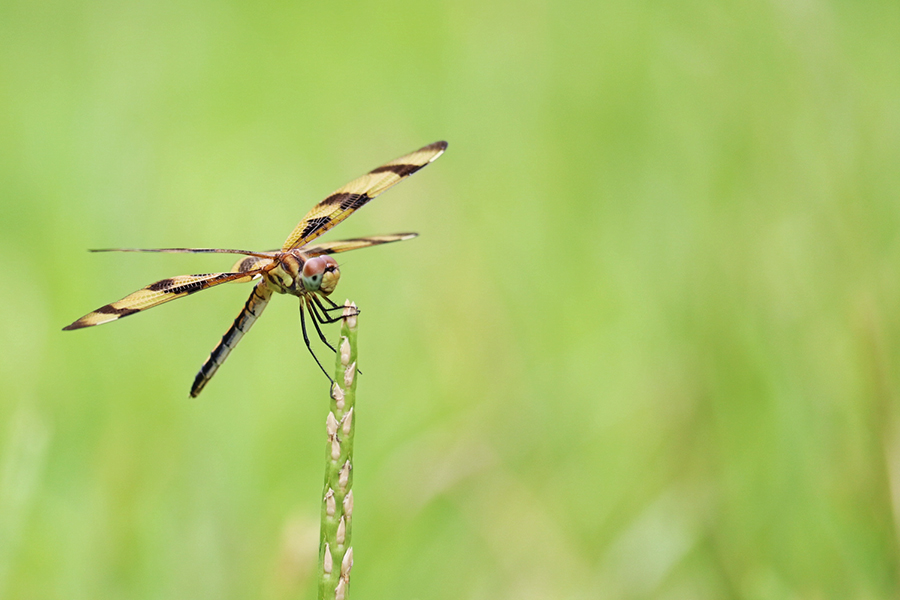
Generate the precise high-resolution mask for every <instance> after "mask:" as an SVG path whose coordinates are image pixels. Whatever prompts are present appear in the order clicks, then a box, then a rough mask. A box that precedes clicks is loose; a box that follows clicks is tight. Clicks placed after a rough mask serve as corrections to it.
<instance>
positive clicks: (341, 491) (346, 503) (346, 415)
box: [319, 300, 357, 600]
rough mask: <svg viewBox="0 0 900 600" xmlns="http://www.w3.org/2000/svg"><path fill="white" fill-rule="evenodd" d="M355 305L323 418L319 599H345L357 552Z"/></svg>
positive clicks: (347, 310) (348, 312)
mask: <svg viewBox="0 0 900 600" xmlns="http://www.w3.org/2000/svg"><path fill="white" fill-rule="evenodd" d="M356 315H357V311H356V305H355V304H353V303H351V302H350V301H349V300H347V301H346V302H345V303H344V315H343V316H344V320H343V321H342V322H341V340H340V343H339V344H338V351H337V357H336V359H335V376H334V380H335V383H334V384H333V385H332V386H331V401H330V403H329V406H330V408H331V410H330V411H329V412H328V418H327V419H326V420H325V431H326V434H327V439H326V443H325V491H324V494H323V497H322V530H321V534H320V537H319V600H332V599H334V600H347V598H348V597H349V593H348V592H349V590H348V586H349V585H350V569H351V568H352V567H353V548H352V547H351V546H350V531H351V528H352V527H351V526H352V523H353V520H352V516H353V490H352V486H353V432H354V430H355V429H356V411H355V410H354V408H353V405H354V401H355V400H356V375H357V370H356V364H357V362H356V329H357V316H356Z"/></svg>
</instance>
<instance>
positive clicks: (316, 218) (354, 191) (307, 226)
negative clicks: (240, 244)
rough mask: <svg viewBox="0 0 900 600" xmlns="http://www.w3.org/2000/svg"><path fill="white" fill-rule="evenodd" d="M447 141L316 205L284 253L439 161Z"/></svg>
mask: <svg viewBox="0 0 900 600" xmlns="http://www.w3.org/2000/svg"><path fill="white" fill-rule="evenodd" d="M446 149H447V142H435V143H433V144H429V145H428V146H425V147H423V148H419V149H418V150H416V151H415V152H411V153H409V154H407V155H405V156H401V157H400V158H398V159H395V160H392V161H391V162H389V163H387V164H385V165H382V166H380V167H378V168H377V169H372V170H371V171H369V172H368V173H366V174H365V175H363V176H362V177H359V178H357V179H354V180H353V181H351V182H350V183H348V184H347V185H345V186H344V187H342V188H340V189H338V190H335V192H334V193H332V194H331V195H330V196H328V197H327V198H325V199H324V200H322V201H321V202H319V203H318V204H316V205H315V206H314V207H313V208H312V210H310V211H309V213H307V215H306V216H305V217H303V220H302V221H300V223H299V224H298V225H297V227H295V228H294V231H292V232H291V235H289V236H288V238H287V240H285V242H284V246H282V250H285V251H287V250H291V249H293V248H300V247H302V246H303V245H305V244H307V243H309V242H310V241H311V240H314V239H316V238H317V237H319V236H320V235H322V234H323V233H325V232H326V231H328V230H329V229H331V228H332V227H334V226H335V225H337V224H338V223H340V222H341V221H343V220H344V219H346V218H347V217H349V216H350V215H351V214H352V213H353V212H354V211H355V210H357V209H359V208H361V207H362V206H365V204H366V203H368V202H369V200H371V199H372V198H374V197H375V196H377V195H378V194H380V193H382V192H384V191H385V190H387V189H388V188H390V187H392V186H394V185H396V184H397V183H399V182H401V181H403V180H404V179H406V178H407V177H409V176H410V175H412V174H413V173H415V172H416V171H418V170H419V169H421V168H422V167H424V166H426V165H427V164H428V163H430V162H432V161H433V160H435V159H436V158H437V157H439V156H440V155H441V154H443V153H444V150H446Z"/></svg>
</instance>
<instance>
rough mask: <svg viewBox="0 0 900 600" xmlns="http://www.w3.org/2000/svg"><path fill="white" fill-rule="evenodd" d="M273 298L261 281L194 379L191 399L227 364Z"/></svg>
mask: <svg viewBox="0 0 900 600" xmlns="http://www.w3.org/2000/svg"><path fill="white" fill-rule="evenodd" d="M271 297H272V290H271V289H270V288H269V286H268V285H267V284H266V282H265V281H260V282H259V283H257V284H256V287H254V288H253V291H252V292H251V293H250V297H249V298H247V302H246V303H245V304H244V308H243V309H241V312H240V314H239V315H238V316H237V318H236V319H235V320H234V323H232V324H231V327H230V328H229V329H228V331H226V332H225V335H224V336H222V339H221V340H220V341H219V343H218V344H216V347H215V348H213V351H212V352H211V353H210V355H209V358H207V359H206V362H204V363H203V366H202V367H200V371H199V372H198V373H197V376H196V377H195V378H194V384H193V385H192V386H191V398H196V397H197V396H198V395H199V394H200V392H201V391H202V390H203V388H204V386H206V384H207V383H208V382H209V380H210V379H212V376H213V375H215V374H216V371H217V370H218V369H219V367H220V366H221V365H222V363H224V362H225V359H226V358H228V355H229V354H230V353H231V351H232V350H233V349H234V347H235V346H237V344H238V342H239V341H241V338H242V337H244V334H245V333H247V332H248V331H250V327H251V326H252V325H253V324H254V323H255V322H256V319H258V318H259V315H261V314H262V311H263V309H264V308H265V307H266V305H267V304H268V303H269V299H270V298H271Z"/></svg>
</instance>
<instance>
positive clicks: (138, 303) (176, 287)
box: [63, 270, 259, 331]
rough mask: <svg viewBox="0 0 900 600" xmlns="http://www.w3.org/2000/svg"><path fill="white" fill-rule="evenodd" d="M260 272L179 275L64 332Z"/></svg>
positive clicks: (81, 320)
mask: <svg viewBox="0 0 900 600" xmlns="http://www.w3.org/2000/svg"><path fill="white" fill-rule="evenodd" d="M258 272H259V271H258V270H257V271H247V272H242V273H206V274H203V275H180V276H178V277H170V278H169V279H162V280H160V281H157V282H156V283H151V284H150V285H148V286H147V287H145V288H142V289H140V290H138V291H136V292H134V293H133V294H129V295H128V296H125V297H124V298H122V299H121V300H119V301H117V302H113V303H111V304H107V305H106V306H101V307H100V308H98V309H97V310H95V311H94V312H92V313H88V314H86V315H84V316H83V317H81V318H80V319H78V320H77V321H75V322H74V323H72V324H71V325H69V326H68V327H63V330H64V331H68V330H71V329H81V328H82V327H92V326H94V325H101V324H103V323H109V322H110V321H115V320H116V319H121V318H122V317H127V316H128V315H133V314H134V313H136V312H141V311H142V310H147V309H148V308H153V307H154V306H158V305H160V304H163V303H164V302H168V301H169V300H174V299H176V298H181V297H183V296H188V295H190V294H193V293H195V292H199V291H200V290H205V289H207V288H211V287H213V286H216V285H219V284H222V283H228V282H229V281H250V279H252V278H253V276H254V275H256V274H257V273H258Z"/></svg>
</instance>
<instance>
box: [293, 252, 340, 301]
mask: <svg viewBox="0 0 900 600" xmlns="http://www.w3.org/2000/svg"><path fill="white" fill-rule="evenodd" d="M340 277H341V273H340V271H339V270H338V266H337V261H335V260H334V259H333V258H331V257H330V256H328V255H325V256H316V257H315V258H311V259H309V260H308V261H306V262H305V263H303V273H302V277H301V279H302V281H303V287H304V288H306V290H307V291H310V292H322V293H323V294H330V293H331V292H333V291H334V288H335V286H336V285H337V282H338V279H340Z"/></svg>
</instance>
